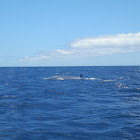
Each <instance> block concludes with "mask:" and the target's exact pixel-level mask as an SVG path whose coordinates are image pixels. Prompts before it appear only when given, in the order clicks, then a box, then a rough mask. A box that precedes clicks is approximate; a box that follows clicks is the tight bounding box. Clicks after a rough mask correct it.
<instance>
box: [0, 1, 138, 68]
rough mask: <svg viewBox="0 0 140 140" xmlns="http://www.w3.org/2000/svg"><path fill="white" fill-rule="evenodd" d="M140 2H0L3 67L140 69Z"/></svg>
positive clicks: (0, 41) (1, 58) (0, 59)
mask: <svg viewBox="0 0 140 140" xmlns="http://www.w3.org/2000/svg"><path fill="white" fill-rule="evenodd" d="M139 5H140V0H0V67H3V66H4V67H5V66H6V67H7V66H110V65H111V66H112V65H113V66H116V65H123V66H124V65H140V61H139V60H140V18H139V15H140V8H139Z"/></svg>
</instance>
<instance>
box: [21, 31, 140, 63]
mask: <svg viewBox="0 0 140 140" xmlns="http://www.w3.org/2000/svg"><path fill="white" fill-rule="evenodd" d="M137 51H140V32H138V33H128V34H116V35H105V36H99V37H93V38H83V39H78V40H75V41H73V42H71V44H70V45H69V49H58V50H54V51H51V52H43V53H38V54H36V55H35V56H33V57H29V56H27V57H25V58H23V59H21V61H39V60H50V59H65V58H73V57H84V56H99V55H112V54H115V53H130V52H137Z"/></svg>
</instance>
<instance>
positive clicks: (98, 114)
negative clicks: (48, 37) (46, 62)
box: [0, 66, 140, 140]
mask: <svg viewBox="0 0 140 140" xmlns="http://www.w3.org/2000/svg"><path fill="white" fill-rule="evenodd" d="M80 74H83V78H79V75H80ZM0 139H1V140H140V66H105V67H104V66H89V67H86V66H85V67H1V68H0Z"/></svg>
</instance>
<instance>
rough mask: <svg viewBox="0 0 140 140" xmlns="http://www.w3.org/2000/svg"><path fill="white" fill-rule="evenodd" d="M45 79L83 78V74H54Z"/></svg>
mask: <svg viewBox="0 0 140 140" xmlns="http://www.w3.org/2000/svg"><path fill="white" fill-rule="evenodd" d="M45 79H54V80H66V79H71V80H72V79H84V78H83V75H82V74H80V76H79V77H76V76H70V75H55V76H52V77H50V78H45Z"/></svg>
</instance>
